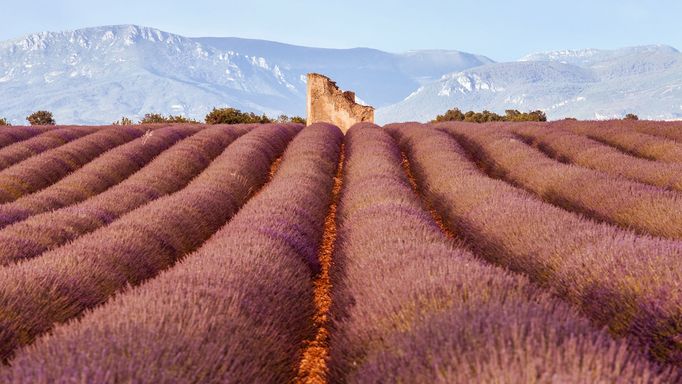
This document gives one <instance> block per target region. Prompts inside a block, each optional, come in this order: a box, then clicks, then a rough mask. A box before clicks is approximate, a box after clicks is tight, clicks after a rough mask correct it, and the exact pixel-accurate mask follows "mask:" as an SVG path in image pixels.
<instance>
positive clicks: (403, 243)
mask: <svg viewBox="0 0 682 384" xmlns="http://www.w3.org/2000/svg"><path fill="white" fill-rule="evenodd" d="M392 133H394V134H395V136H396V137H397V138H398V139H399V140H400V142H401V144H402V146H403V148H404V149H406V150H408V151H409V152H410V157H411V158H412V159H413V160H415V161H416V166H415V168H416V171H417V174H419V175H421V174H423V172H424V169H423V167H422V166H423V164H421V162H420V161H419V160H420V159H418V158H415V157H418V156H415V155H416V154H417V153H416V151H415V149H416V148H417V147H420V148H424V149H427V148H428V150H429V153H430V154H431V155H430V156H431V157H429V161H430V162H432V163H433V164H436V163H437V164H438V166H439V167H441V169H442V167H443V165H444V164H449V165H452V166H455V167H456V166H457V164H450V163H447V162H446V161H447V160H448V159H447V158H446V154H445V153H441V152H440V151H439V149H441V148H442V144H444V143H443V142H442V138H441V137H438V136H434V135H430V134H429V132H424V130H423V128H422V127H413V130H412V129H394V130H392ZM346 148H347V156H348V157H347V158H348V162H347V164H346V172H345V178H344V190H343V193H342V196H341V200H340V206H339V210H338V215H339V223H338V224H339V238H338V244H337V249H338V251H337V252H336V253H335V257H334V262H335V264H334V265H335V268H334V269H333V270H332V278H333V279H334V285H333V286H334V290H333V296H332V299H333V305H334V307H333V311H332V314H333V316H334V326H333V328H332V336H331V338H332V341H331V345H330V348H331V362H330V365H331V382H351V383H378V382H406V383H417V382H419V383H427V382H428V383H434V382H442V383H468V382H499V381H501V382H519V383H521V382H615V381H618V380H621V381H623V382H633V383H634V382H667V381H669V380H674V379H677V378H679V377H676V376H675V375H674V374H673V373H672V372H671V371H668V372H665V373H659V372H658V369H659V368H658V367H656V366H652V365H651V364H650V363H648V362H647V361H646V359H644V358H643V357H642V356H641V355H639V353H638V351H637V350H636V349H632V348H629V347H628V346H627V345H626V343H625V342H623V341H620V342H616V341H614V340H613V339H611V338H610V336H609V335H608V333H607V332H606V331H605V330H602V329H599V328H596V327H594V326H593V325H591V324H590V322H589V321H588V320H587V319H586V318H584V317H582V316H581V315H580V314H578V313H577V311H576V310H575V309H573V308H571V307H570V306H569V305H567V304H565V303H562V302H559V301H558V299H556V298H553V297H552V296H551V294H550V293H549V292H544V290H542V289H541V288H540V287H539V286H536V285H533V284H531V283H530V282H529V281H528V279H526V278H525V277H522V276H521V275H515V274H511V273H509V272H507V271H505V270H503V269H502V268H499V267H494V266H490V265H488V264H485V263H483V262H481V261H480V260H478V259H477V258H476V257H474V256H473V255H472V254H471V253H470V252H469V251H467V250H466V249H465V248H463V247H462V245H461V244H460V243H458V242H455V241H453V240H451V239H448V238H447V237H446V236H445V235H444V234H443V233H442V232H441V230H440V229H439V227H438V226H437V225H436V222H435V221H434V219H433V218H432V217H431V215H429V213H428V212H427V211H426V210H424V208H423V207H424V205H423V203H422V202H421V201H420V198H419V196H418V195H417V194H416V193H415V192H414V191H413V189H412V187H411V186H410V183H409V181H408V179H407V177H406V175H405V173H404V172H403V169H402V168H401V166H400V163H401V154H400V149H399V148H398V145H397V144H396V142H395V141H394V140H393V139H392V137H391V136H390V135H389V134H388V133H387V132H386V131H384V130H381V129H378V128H376V127H369V126H364V127H363V126H356V127H354V128H352V129H351V130H350V132H349V133H348V135H347V142H346ZM420 181H422V182H423V181H425V180H424V179H423V178H422V179H420ZM431 181H435V180H431V179H429V180H428V181H427V183H426V184H422V185H429V186H431V184H430V182H431ZM451 182H453V183H459V182H465V181H464V180H458V179H452V180H451Z"/></svg>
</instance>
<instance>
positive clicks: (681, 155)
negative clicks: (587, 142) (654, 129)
mask: <svg viewBox="0 0 682 384" xmlns="http://www.w3.org/2000/svg"><path fill="white" fill-rule="evenodd" d="M551 124H552V126H554V127H559V128H561V129H566V130H569V131H571V132H574V133H578V134H581V135H585V136H587V137H589V138H591V139H593V140H597V141H600V142H603V143H605V144H608V145H610V146H612V147H615V148H618V149H620V150H622V151H625V152H628V153H631V154H633V155H636V156H639V157H643V158H646V159H650V160H657V161H661V162H666V163H682V143H678V142H676V141H674V140H670V139H666V138H664V137H661V136H654V135H650V134H646V133H642V132H638V131H637V130H635V129H632V128H631V127H630V126H628V125H623V124H612V123H609V124H599V123H598V122H574V121H557V122H553V123H551Z"/></svg>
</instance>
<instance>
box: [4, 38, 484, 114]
mask: <svg viewBox="0 0 682 384" xmlns="http://www.w3.org/2000/svg"><path fill="white" fill-rule="evenodd" d="M490 62H492V60H490V59H488V58H485V57H483V56H477V55H471V54H467V53H461V52H456V51H424V52H423V53H422V52H410V53H407V54H404V55H400V54H392V53H386V52H382V51H378V50H374V49H367V48H357V49H347V50H338V49H323V48H307V47H299V46H293V45H287V44H281V43H275V42H269V41H262V40H248V39H239V38H187V37H182V36H179V35H175V34H172V33H167V32H163V31H160V30H157V29H153V28H147V27H139V26H135V25H121V26H104V27H95V28H87V29H81V30H76V31H67V32H43V33H36V34H31V35H28V36H26V37H23V38H20V39H15V40H10V41H5V42H0V99H2V100H6V101H5V102H3V103H2V104H0V116H6V117H8V118H9V119H10V120H11V121H12V122H14V123H19V124H21V123H23V122H24V121H23V118H24V117H25V116H26V115H27V114H28V113H30V112H31V111H34V110H36V109H48V110H51V111H53V112H54V113H55V117H56V119H57V121H59V122H63V123H109V122H111V121H113V120H116V119H118V118H119V117H121V116H123V115H126V116H130V117H133V118H139V117H141V116H142V115H143V114H144V113H147V112H158V113H164V114H168V113H173V114H183V115H186V116H190V117H193V118H198V119H201V118H203V116H204V115H205V114H206V113H207V112H208V111H209V110H210V108H212V107H213V106H227V105H229V106H234V107H237V108H240V109H243V110H248V111H255V112H258V113H266V114H268V115H271V116H276V115H278V114H280V113H286V114H290V115H295V114H296V115H304V114H305V74H306V73H308V72H322V73H325V74H327V75H330V76H331V77H333V78H334V79H335V80H336V81H338V83H339V85H340V86H342V87H344V88H349V89H353V90H355V91H356V92H357V93H358V95H359V96H360V97H361V98H362V99H363V100H365V101H366V102H368V103H370V104H372V105H375V106H379V107H380V106H384V105H390V104H392V103H395V102H398V101H400V100H401V99H402V98H404V97H405V96H406V95H407V94H409V93H410V92H411V91H413V90H414V88H416V87H418V86H419V85H420V84H421V83H423V82H426V81H432V80H435V79H437V78H438V77H439V76H440V75H441V74H442V73H443V71H448V72H449V71H452V70H461V69H464V68H469V67H472V66H477V65H480V64H483V63H490Z"/></svg>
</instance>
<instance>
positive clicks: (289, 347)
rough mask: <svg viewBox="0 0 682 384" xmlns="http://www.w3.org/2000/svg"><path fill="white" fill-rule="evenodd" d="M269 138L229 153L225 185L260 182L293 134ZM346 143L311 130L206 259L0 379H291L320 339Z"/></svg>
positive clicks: (22, 359)
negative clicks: (316, 301)
mask: <svg viewBox="0 0 682 384" xmlns="http://www.w3.org/2000/svg"><path fill="white" fill-rule="evenodd" d="M259 130H260V131H261V132H260V133H261V134H260V136H258V132H259ZM263 133H266V132H264V131H263V130H262V129H261V128H258V129H256V130H255V131H254V132H253V133H251V134H247V135H246V136H245V137H244V138H243V139H239V140H237V141H236V142H235V144H233V145H232V146H230V147H228V151H230V149H231V148H239V150H237V151H234V152H233V153H234V154H240V155H241V156H240V157H238V158H233V159H231V160H232V163H235V165H237V164H236V163H238V165H239V166H240V167H241V170H237V168H235V169H234V170H233V171H230V170H224V171H226V172H225V173H223V174H224V175H230V174H232V172H241V175H242V176H243V177H249V175H256V174H259V173H260V171H262V170H263V169H261V170H257V169H254V167H258V166H259V164H260V165H261V166H263V167H264V166H266V165H268V164H269V162H268V161H267V160H269V157H271V155H272V154H274V153H275V152H276V151H275V150H274V149H275V148H268V147H263V145H262V144H261V143H259V141H263V142H264V141H267V140H272V139H273V138H276V137H277V135H280V136H282V135H284V136H285V137H286V136H289V135H290V133H282V132H279V133H277V132H274V131H267V135H263ZM249 136H250V137H251V139H250V140H249V139H248V137H249ZM282 138H284V137H282ZM342 138H343V135H342V134H341V132H340V131H339V129H338V128H336V127H333V126H329V125H324V124H316V125H313V126H311V127H308V128H306V129H305V130H303V131H302V132H301V133H300V134H299V135H297V136H296V138H295V139H294V140H293V142H292V143H291V144H290V145H289V147H288V148H287V150H286V152H285V154H284V156H283V159H282V161H281V164H280V165H279V167H278V169H277V172H276V173H275V176H274V178H273V179H272V181H271V182H270V183H269V184H268V186H267V188H265V189H263V190H262V191H261V192H260V193H258V194H257V195H256V196H255V197H254V198H253V199H251V200H250V201H249V202H248V203H247V204H246V205H245V206H244V208H242V209H241V211H240V212H239V213H237V214H236V215H235V217H234V218H232V220H230V221H229V222H228V223H227V224H226V225H225V226H224V227H223V228H222V229H220V230H219V231H218V232H217V233H215V235H213V236H212V237H211V239H210V240H208V241H207V242H206V243H205V244H204V245H203V246H202V247H201V248H200V249H199V250H198V251H196V252H194V253H192V254H191V255H189V256H187V257H186V258H185V259H184V260H183V261H182V262H180V263H179V264H178V265H176V266H175V267H174V268H172V269H170V270H169V271H167V272H164V273H162V274H161V275H160V276H158V277H157V278H155V279H153V280H151V281H149V282H147V283H146V284H144V285H142V286H140V287H139V288H136V289H133V290H131V291H129V292H126V293H125V294H123V295H120V296H118V297H116V298H115V299H114V300H111V301H110V302H109V303H107V304H106V305H103V306H101V307H99V308H97V309H96V310H95V311H93V312H91V313H88V314H87V315H86V316H85V317H84V318H83V319H82V320H81V321H78V322H72V323H70V324H68V325H66V326H62V327H58V328H57V329H55V330H54V332H53V333H52V334H51V335H50V336H47V337H44V338H43V339H41V340H40V341H39V342H37V343H36V344H34V345H32V346H30V347H28V348H25V349H24V350H22V351H20V353H19V354H18V355H17V356H16V358H15V359H14V360H13V361H12V366H11V367H9V368H6V369H5V370H4V371H2V372H0V378H1V379H2V381H3V382H17V383H23V382H33V383H47V382H131V381H134V382H149V383H166V382H279V383H281V382H288V381H290V380H291V379H292V378H293V377H294V375H295V373H296V370H295V368H296V366H297V364H298V359H299V354H300V350H301V348H302V346H303V341H304V340H307V339H309V338H310V337H311V336H312V334H313V332H314V327H313V314H314V306H313V279H312V278H313V276H314V274H315V272H316V271H317V269H318V263H317V259H316V257H317V252H318V248H319V244H320V241H321V239H322V228H323V224H324V220H325V216H326V213H327V209H328V206H329V204H330V192H331V188H332V184H333V179H334V175H335V174H336V169H337V163H338V158H339V150H340V145H341V142H342ZM244 139H247V140H244ZM256 139H257V140H256ZM266 139H267V140H266ZM282 142H284V140H283V141H282ZM239 144H248V145H241V146H239ZM277 148H279V147H277ZM261 152H265V153H269V155H270V156H266V155H265V154H263V155H261V156H263V158H258V157H254V156H255V155H256V154H258V153H261ZM237 159H242V160H239V161H237ZM219 160H220V158H219V159H218V160H216V161H219ZM209 169H210V168H209ZM252 177H253V176H252ZM188 188H189V187H188ZM232 192H233V193H234V192H237V191H232ZM237 195H239V193H237ZM221 200H222V202H223V205H225V206H227V207H230V206H232V204H231V203H230V200H229V198H227V199H221ZM184 203H185V204H187V203H188V202H187V201H185V202H184ZM215 208H216V207H214V209H215ZM147 217H149V216H147ZM124 219H125V218H124ZM176 235H178V234H176ZM169 240H170V238H169ZM157 252H158V251H157ZM155 253H156V252H151V253H147V257H152V255H153V254H155ZM140 261H141V260H138V262H140ZM108 270H110V269H108ZM123 356H125V358H123Z"/></svg>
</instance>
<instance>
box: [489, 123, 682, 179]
mask: <svg viewBox="0 0 682 384" xmlns="http://www.w3.org/2000/svg"><path fill="white" fill-rule="evenodd" d="M503 126H504V127H505V129H507V130H509V131H511V132H514V133H515V134H517V135H519V136H521V137H523V138H524V140H527V141H529V142H531V144H532V145H535V146H537V147H539V148H540V150H541V151H542V152H544V153H546V154H548V155H549V156H550V157H552V158H554V159H558V160H559V161H561V162H569V163H572V164H576V165H579V166H582V167H586V168H591V169H595V170H598V171H602V172H606V173H609V174H612V175H616V176H622V177H626V178H628V179H631V180H634V181H638V182H641V183H646V184H651V185H654V186H657V187H662V188H670V189H675V190H678V191H682V164H673V163H663V162H658V161H651V160H647V159H642V158H639V157H635V156H630V155H628V154H625V153H623V152H621V151H619V150H617V149H615V148H612V147H610V146H608V145H605V144H601V143H599V142H598V141H595V140H592V139H590V138H588V137H585V136H582V135H578V134H575V133H572V132H570V131H566V130H562V129H558V128H553V127H552V125H535V124H505V125H503Z"/></svg>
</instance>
